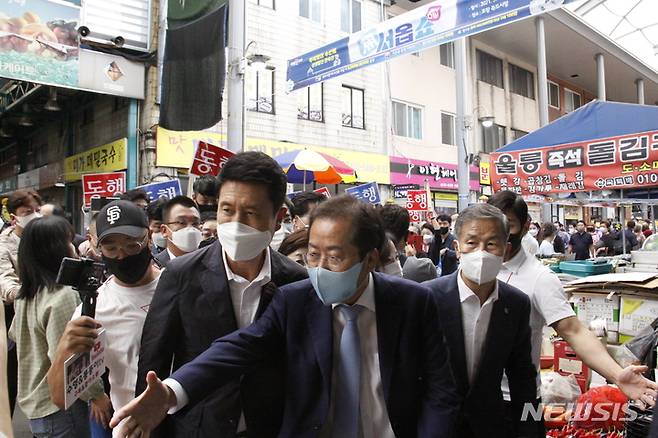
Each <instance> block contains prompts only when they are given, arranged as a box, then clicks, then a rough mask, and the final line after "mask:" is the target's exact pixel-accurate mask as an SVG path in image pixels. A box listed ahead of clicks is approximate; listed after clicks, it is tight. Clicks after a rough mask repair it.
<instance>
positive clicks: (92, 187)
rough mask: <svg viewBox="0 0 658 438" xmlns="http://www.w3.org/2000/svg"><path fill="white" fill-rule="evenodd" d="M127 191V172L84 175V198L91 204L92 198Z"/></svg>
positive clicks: (86, 202)
mask: <svg viewBox="0 0 658 438" xmlns="http://www.w3.org/2000/svg"><path fill="white" fill-rule="evenodd" d="M125 191H126V172H110V173H90V174H85V175H82V200H83V204H84V206H85V207H89V206H91V199H92V198H103V197H108V196H114V195H115V194H117V193H123V192H125Z"/></svg>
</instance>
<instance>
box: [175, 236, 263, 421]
mask: <svg viewBox="0 0 658 438" xmlns="http://www.w3.org/2000/svg"><path fill="white" fill-rule="evenodd" d="M270 251H271V250H270V249H269V248H268V249H267V250H266V251H265V261H264V262H263V267H262V268H261V269H260V272H259V273H258V275H257V276H256V278H255V279H253V280H252V281H249V280H247V279H245V278H243V277H241V276H239V275H237V274H235V273H234V272H233V271H231V268H230V267H229V266H228V263H227V262H226V253H225V252H224V251H222V258H223V260H224V268H225V270H226V278H227V279H228V288H229V291H230V292H231V301H232V303H233V313H234V315H235V321H236V322H237V324H238V328H239V329H242V328H245V327H247V326H249V325H251V323H252V322H254V319H255V318H256V312H257V311H258V305H259V304H260V294H261V290H262V288H263V286H264V285H266V284H267V283H269V282H270V279H271V276H272V258H271V256H270ZM163 383H164V384H165V385H167V386H169V388H171V390H172V391H173V392H174V394H175V395H176V406H174V407H172V408H171V409H170V410H169V411H168V414H175V413H176V412H178V411H179V410H181V409H183V408H184V407H185V405H187V404H188V403H189V397H188V395H187V392H185V389H184V388H183V386H182V385H181V384H180V383H178V382H177V381H176V380H174V379H171V378H170V379H165V380H164V381H163ZM245 429H246V423H245V420H244V413H242V414H241V415H240V423H239V425H238V429H237V430H238V432H241V431H243V430H245Z"/></svg>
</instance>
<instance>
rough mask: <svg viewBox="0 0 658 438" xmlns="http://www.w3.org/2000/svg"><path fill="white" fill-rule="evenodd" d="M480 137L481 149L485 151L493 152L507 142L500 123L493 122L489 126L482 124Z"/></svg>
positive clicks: (503, 128)
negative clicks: (481, 141) (481, 139)
mask: <svg viewBox="0 0 658 438" xmlns="http://www.w3.org/2000/svg"><path fill="white" fill-rule="evenodd" d="M482 138H483V143H482V147H483V151H484V152H487V153H489V152H494V151H496V149H499V148H501V147H503V146H505V143H507V141H506V139H505V127H504V126H501V125H496V124H494V125H493V126H491V127H490V128H485V127H484V126H482Z"/></svg>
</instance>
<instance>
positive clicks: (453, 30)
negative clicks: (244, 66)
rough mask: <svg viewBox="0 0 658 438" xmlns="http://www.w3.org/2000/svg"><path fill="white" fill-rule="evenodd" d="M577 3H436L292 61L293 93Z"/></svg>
mask: <svg viewBox="0 0 658 438" xmlns="http://www.w3.org/2000/svg"><path fill="white" fill-rule="evenodd" d="M572 1H575V0H437V1H434V2H431V3H428V4H426V5H422V6H417V7H416V8H414V9H413V10H411V11H409V12H406V13H404V14H400V15H398V16H396V17H393V18H391V19H389V20H386V21H384V22H381V23H379V24H377V25H376V26H374V27H372V28H370V29H364V30H362V31H360V32H357V33H354V34H351V35H349V36H347V37H344V38H341V39H339V40H338V41H334V42H333V43H331V44H327V45H325V46H323V47H320V48H317V49H315V50H312V51H310V52H307V53H304V54H303V55H300V56H297V57H295V58H293V59H290V60H288V75H287V76H288V78H287V89H288V90H289V91H292V90H296V89H298V88H303V87H307V86H309V85H311V84H314V83H316V82H322V81H326V80H327V79H331V78H334V77H337V76H341V75H344V74H347V73H351V72H353V71H355V70H358V69H361V68H363V67H367V66H370V65H374V64H377V63H380V62H384V61H389V60H391V59H393V58H396V57H398V56H402V55H406V54H409V53H414V52H420V51H423V50H425V49H428V48H430V47H435V46H438V45H440V44H443V43H447V42H450V41H454V40H456V39H459V38H463V37H466V36H470V35H475V34H478V33H480V32H484V31H486V30H489V29H493V28H496V27H499V26H503V25H505V24H509V23H513V22H515V21H518V20H522V19H524V18H527V17H530V16H533V15H538V14H541V13H544V12H547V11H550V10H553V9H557V8H560V7H561V6H562V5H565V4H567V3H571V2H572Z"/></svg>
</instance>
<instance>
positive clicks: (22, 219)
mask: <svg viewBox="0 0 658 438" xmlns="http://www.w3.org/2000/svg"><path fill="white" fill-rule="evenodd" d="M40 217H41V213H37V212H36V211H35V212H34V213H32V214H28V215H27V216H16V224H17V225H18V226H19V227H21V228H23V229H25V227H27V224H29V223H30V222H32V221H33V220H34V219H37V218H40Z"/></svg>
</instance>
